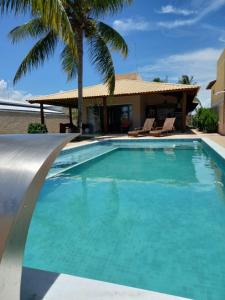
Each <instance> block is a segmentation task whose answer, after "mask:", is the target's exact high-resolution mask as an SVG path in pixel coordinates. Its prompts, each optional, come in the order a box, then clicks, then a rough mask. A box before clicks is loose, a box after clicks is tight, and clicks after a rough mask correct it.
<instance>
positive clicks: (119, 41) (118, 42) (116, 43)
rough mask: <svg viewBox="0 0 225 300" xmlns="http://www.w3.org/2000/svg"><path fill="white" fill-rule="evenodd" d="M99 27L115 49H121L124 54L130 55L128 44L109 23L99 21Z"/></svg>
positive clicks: (105, 39)
mask: <svg viewBox="0 0 225 300" xmlns="http://www.w3.org/2000/svg"><path fill="white" fill-rule="evenodd" d="M97 29H98V31H99V33H100V35H101V36H102V38H103V39H104V41H105V42H106V43H107V44H109V45H110V46H111V48H112V49H113V50H116V51H120V52H121V54H122V55H123V56H125V57H126V56H127V55H128V46H127V44H126V42H125V40H124V39H123V37H122V36H121V35H120V34H119V33H118V32H117V31H116V30H115V29H113V28H112V27H110V26H109V25H107V24H105V23H103V22H99V23H98V25H97Z"/></svg>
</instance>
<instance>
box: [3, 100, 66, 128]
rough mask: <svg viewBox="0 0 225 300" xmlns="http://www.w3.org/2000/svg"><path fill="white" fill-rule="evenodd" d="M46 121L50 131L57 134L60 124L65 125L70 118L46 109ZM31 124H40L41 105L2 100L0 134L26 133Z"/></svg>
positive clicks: (48, 108)
mask: <svg viewBox="0 0 225 300" xmlns="http://www.w3.org/2000/svg"><path fill="white" fill-rule="evenodd" d="M45 120H46V126H47V128H48V131H49V132H52V133H56V132H59V123H61V122H64V123H65V122H66V121H67V120H68V117H67V116H66V115H65V114H64V113H62V112H60V111H57V110H55V109H53V108H51V107H46V109H45ZM29 123H40V105H31V104H28V103H24V102H19V101H14V100H4V99H0V134H8V133H26V132H27V128H28V125H29Z"/></svg>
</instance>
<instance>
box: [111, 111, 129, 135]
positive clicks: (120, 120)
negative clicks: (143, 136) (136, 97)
mask: <svg viewBox="0 0 225 300" xmlns="http://www.w3.org/2000/svg"><path fill="white" fill-rule="evenodd" d="M131 109H132V106H131V105H113V106H109V107H108V108H107V110H108V131H109V132H111V133H123V132H124V133H125V132H128V131H129V129H130V124H131V113H132V111H131Z"/></svg>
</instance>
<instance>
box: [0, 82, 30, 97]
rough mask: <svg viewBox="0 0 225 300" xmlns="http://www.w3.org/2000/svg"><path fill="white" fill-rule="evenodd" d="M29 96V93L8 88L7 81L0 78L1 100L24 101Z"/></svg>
mask: <svg viewBox="0 0 225 300" xmlns="http://www.w3.org/2000/svg"><path fill="white" fill-rule="evenodd" d="M30 96H31V94H29V93H26V92H24V91H20V90H15V89H13V88H10V87H9V85H8V83H7V81H5V80H4V79H1V80H0V99H1V100H17V101H25V99H26V98H29V97H30Z"/></svg>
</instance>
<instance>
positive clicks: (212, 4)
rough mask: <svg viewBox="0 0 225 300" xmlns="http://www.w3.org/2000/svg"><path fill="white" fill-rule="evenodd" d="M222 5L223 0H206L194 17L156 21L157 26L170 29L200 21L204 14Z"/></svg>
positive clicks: (224, 2)
mask: <svg viewBox="0 0 225 300" xmlns="http://www.w3.org/2000/svg"><path fill="white" fill-rule="evenodd" d="M223 5H225V0H208V1H206V2H205V6H204V7H202V8H201V7H200V9H199V13H198V15H197V16H196V17H194V18H191V19H185V20H182V19H179V20H174V21H172V22H158V26H160V27H165V28H170V29H172V28H176V27H181V26H188V25H193V24H195V23H197V22H199V21H201V20H202V19H203V18H204V17H205V16H207V15H208V14H210V13H211V12H213V11H216V10H218V9H220V8H221V7H222V6H223Z"/></svg>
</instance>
